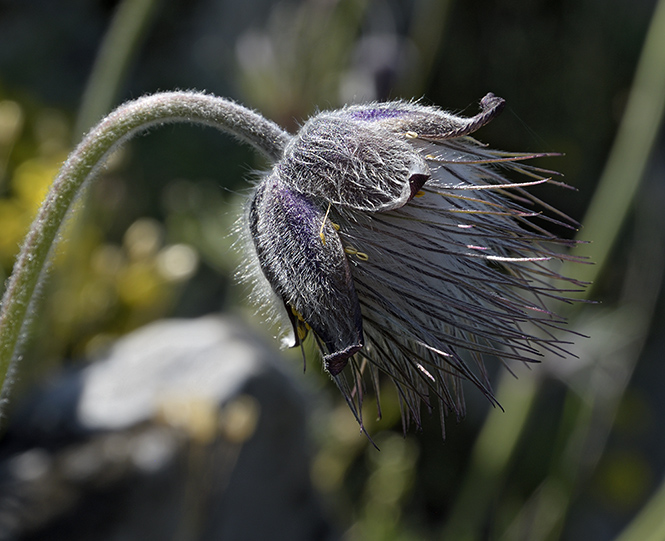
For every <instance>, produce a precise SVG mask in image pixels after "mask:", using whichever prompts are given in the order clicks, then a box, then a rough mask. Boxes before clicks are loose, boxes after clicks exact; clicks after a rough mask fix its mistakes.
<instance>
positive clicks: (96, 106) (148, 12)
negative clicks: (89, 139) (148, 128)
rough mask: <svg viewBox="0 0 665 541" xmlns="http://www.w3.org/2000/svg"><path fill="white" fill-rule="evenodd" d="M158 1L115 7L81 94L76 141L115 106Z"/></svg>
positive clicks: (135, 0)
mask: <svg viewBox="0 0 665 541" xmlns="http://www.w3.org/2000/svg"><path fill="white" fill-rule="evenodd" d="M160 2H161V0H124V1H123V2H122V3H121V4H120V5H119V6H118V9H117V11H116V12H115V15H114V16H113V20H112V21H111V26H110V27H109V29H108V31H107V32H106V35H105V36H104V40H103V41H102V44H101V46H100V49H99V53H98V54H97V58H96V60H95V64H94V66H93V68H92V73H91V74H90V77H89V79H88V84H87V85H86V88H85V91H84V93H83V98H82V100H81V106H80V108H79V113H78V116H77V119H76V127H75V129H74V140H75V142H76V141H78V140H79V139H80V138H81V137H82V136H83V134H84V133H85V132H86V131H88V130H89V129H90V128H91V127H92V126H93V125H94V124H96V123H97V122H98V121H99V120H100V119H101V118H102V117H103V116H104V115H105V114H106V113H108V112H109V111H110V110H111V109H112V108H113V106H114V105H115V101H116V99H117V98H118V95H119V94H120V88H121V86H122V84H123V83H124V81H125V77H126V75H127V72H128V71H129V67H130V65H131V62H132V60H133V59H134V58H135V56H136V51H137V49H138V48H139V46H140V44H141V40H142V39H143V38H144V37H145V34H146V31H147V29H148V26H149V25H150V23H151V22H152V21H153V18H154V17H153V16H154V15H155V13H156V12H157V8H158V6H159V3H160Z"/></svg>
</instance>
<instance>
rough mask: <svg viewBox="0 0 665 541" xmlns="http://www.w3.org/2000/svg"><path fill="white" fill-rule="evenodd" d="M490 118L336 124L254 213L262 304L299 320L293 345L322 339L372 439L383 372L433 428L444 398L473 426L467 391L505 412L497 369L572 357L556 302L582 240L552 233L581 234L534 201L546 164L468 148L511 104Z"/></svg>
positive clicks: (351, 113)
mask: <svg viewBox="0 0 665 541" xmlns="http://www.w3.org/2000/svg"><path fill="white" fill-rule="evenodd" d="M480 105H481V111H480V113H479V114H477V115H476V116H473V117H462V116H457V115H453V114H450V113H447V112H444V111H442V110H440V109H438V108H435V107H428V106H424V105H420V104H417V103H410V102H403V101H396V102H391V103H373V104H369V105H356V106H349V107H345V108H343V109H340V110H337V111H331V112H322V113H320V114H318V115H316V116H315V117H313V118H311V119H310V120H309V121H307V122H306V123H305V124H304V125H303V126H302V128H301V129H300V131H299V132H298V133H297V134H296V135H295V136H293V138H292V139H291V141H290V142H289V143H288V144H287V145H286V148H285V149H284V151H283V153H282V156H281V158H280V159H279V160H278V161H277V163H276V164H275V165H274V167H273V168H272V170H271V171H269V172H268V173H267V174H265V176H263V177H262V179H261V180H260V181H259V182H258V184H257V185H256V187H255V189H254V191H253V193H252V194H251V197H250V199H249V202H248V204H247V209H246V212H245V219H244V222H245V227H244V230H245V232H246V235H247V238H248V239H251V240H248V241H247V243H246V244H247V246H248V248H249V252H251V253H252V254H253V256H255V257H252V263H250V265H249V271H248V272H247V273H246V274H248V275H251V276H253V277H254V278H255V281H256V282H257V284H258V288H257V290H258V291H259V293H260V294H261V295H262V297H261V299H262V300H261V301H260V302H262V303H266V302H269V301H271V300H272V301H275V304H276V306H277V307H278V310H279V311H280V312H283V313H284V314H285V315H286V317H287V318H288V320H289V321H290V324H291V327H292V328H293V337H292V340H291V345H293V346H297V345H301V344H302V341H303V340H305V339H306V337H307V336H308V335H311V336H312V337H313V339H314V340H315V341H316V342H317V344H318V346H319V348H320V350H321V353H322V358H323V365H324V368H325V370H326V371H327V372H328V373H329V374H330V376H331V377H332V378H333V379H334V380H335V382H336V383H337V385H338V386H339V388H340V389H341V391H342V393H343V394H344V396H345V397H346V400H347V402H348V403H349V405H350V407H351V409H352V411H353V412H354V414H355V416H356V418H357V419H358V422H359V423H360V424H361V426H362V411H361V406H362V399H363V394H364V381H365V379H368V380H369V381H371V382H372V383H373V384H374V385H375V386H377V387H378V382H379V380H380V378H381V376H380V374H381V373H383V374H385V375H387V376H388V378H389V379H390V380H392V382H393V383H394V384H395V386H396V387H397V390H398V394H399V397H400V399H401V402H402V407H403V412H404V415H403V418H404V420H405V424H408V423H409V421H410V420H413V421H415V423H416V424H418V425H420V419H421V417H420V415H421V414H420V410H421V405H422V404H425V405H426V407H427V408H428V409H430V408H432V407H433V406H434V404H435V402H437V400H434V398H436V399H438V404H439V407H440V408H441V410H442V411H441V418H442V420H443V417H444V415H445V413H447V412H448V411H452V412H454V413H455V414H456V415H457V416H461V415H462V414H463V413H464V399H463V393H462V386H461V382H462V380H465V379H466V380H470V381H471V382H473V383H474V384H475V385H476V386H477V387H478V388H480V389H481V391H482V392H483V393H485V394H486V395H487V396H488V397H489V399H490V400H492V401H493V400H494V398H493V395H492V391H491V389H490V385H489V382H488V380H487V376H486V373H485V370H484V365H483V359H484V358H485V357H487V356H496V357H498V358H500V359H502V360H510V359H514V360H517V361H531V360H534V359H537V357H538V356H540V355H542V352H543V351H550V352H554V353H558V354H561V353H562V352H563V349H562V347H563V344H562V343H561V342H560V339H559V338H558V337H557V336H558V335H557V334H556V330H557V329H558V328H559V326H560V324H561V323H562V320H561V318H559V317H558V316H556V315H555V314H554V313H552V312H551V311H550V310H549V309H548V307H547V304H548V301H549V300H550V299H552V298H558V299H563V296H564V295H565V293H564V292H563V291H562V290H560V289H558V288H557V287H556V286H555V285H554V282H556V280H566V279H564V278H563V277H561V276H558V275H557V274H556V273H555V272H554V271H553V270H551V269H550V267H549V265H548V264H546V261H547V260H550V259H562V258H563V257H565V256H562V255H561V253H560V251H561V250H560V248H561V247H562V246H563V247H565V245H567V244H569V243H570V241H566V240H563V239H559V238H557V237H555V236H553V235H551V234H549V233H548V232H547V231H546V230H545V229H544V228H543V227H542V226H541V225H539V223H538V221H539V220H542V219H545V220H550V221H553V222H558V223H559V224H564V225H568V226H569V227H572V226H573V225H574V224H573V223H572V222H571V221H570V220H569V219H568V218H566V217H565V216H562V215H561V214H560V213H558V212H557V211H556V210H554V209H552V208H551V207H549V206H548V205H546V204H544V203H542V202H540V201H539V200H538V199H537V198H536V197H535V196H533V195H532V194H530V193H529V191H528V188H529V187H531V186H533V185H536V184H544V183H552V182H554V181H553V180H552V178H551V176H552V175H553V173H551V172H548V171H544V170H541V169H537V168H534V167H532V166H528V165H525V164H524V163H523V162H524V160H527V159H529V158H533V157H536V156H535V155H530V154H513V153H505V152H497V151H493V150H489V149H488V148H486V147H485V146H484V145H482V144H480V143H479V142H477V141H476V140H474V139H472V138H471V137H469V134H471V133H473V132H475V131H476V130H477V129H478V128H480V127H481V126H483V125H485V124H486V123H487V122H489V121H490V120H492V119H493V118H494V117H495V116H496V115H497V114H498V113H499V112H500V111H501V110H502V108H503V105H504V101H503V100H502V99H501V98H498V97H496V96H494V95H493V94H488V95H487V96H485V97H484V98H483V99H482V100H481V102H480ZM541 156H542V155H541ZM514 173H517V174H520V175H522V178H521V179H517V180H515V179H513V178H512V177H514ZM509 177H510V179H509ZM558 184H560V183H558ZM569 281H570V282H573V281H572V280H569ZM563 300H565V299H563ZM377 394H378V389H377Z"/></svg>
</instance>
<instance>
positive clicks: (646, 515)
mask: <svg viewBox="0 0 665 541" xmlns="http://www.w3.org/2000/svg"><path fill="white" fill-rule="evenodd" d="M663 510H665V480H663V482H662V483H661V485H660V487H658V490H657V491H656V493H655V494H654V495H653V496H652V497H651V500H649V502H648V503H647V504H646V505H645V506H644V508H643V509H642V511H641V512H640V513H639V514H638V515H637V517H636V518H635V519H634V520H633V521H632V522H631V523H630V524H629V525H628V527H627V528H626V529H625V530H624V531H623V532H622V533H621V535H619V537H617V538H616V540H615V541H662V540H663V539H665V520H663Z"/></svg>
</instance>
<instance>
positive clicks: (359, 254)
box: [356, 252, 369, 261]
mask: <svg viewBox="0 0 665 541" xmlns="http://www.w3.org/2000/svg"><path fill="white" fill-rule="evenodd" d="M356 257H357V258H358V259H360V261H369V256H368V255H367V254H366V253H365V252H357V253H356Z"/></svg>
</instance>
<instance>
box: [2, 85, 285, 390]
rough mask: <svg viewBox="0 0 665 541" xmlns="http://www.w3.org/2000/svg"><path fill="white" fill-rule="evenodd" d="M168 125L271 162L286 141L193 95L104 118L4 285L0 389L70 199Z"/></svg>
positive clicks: (225, 104)
mask: <svg viewBox="0 0 665 541" xmlns="http://www.w3.org/2000/svg"><path fill="white" fill-rule="evenodd" d="M174 122H189V123H193V124H201V125H208V126H212V127H215V128H218V129H220V130H222V131H224V132H227V133H230V134H232V135H234V136H236V137H237V138H238V139H240V140H241V141H243V142H246V143H249V144H251V145H252V146H254V147H255V148H256V149H257V150H259V151H260V152H261V153H263V154H264V155H265V156H266V157H267V158H268V159H270V160H276V159H277V158H278V157H279V156H280V154H281V152H282V150H283V148H284V146H285V145H286V143H287V142H288V140H289V139H290V135H289V134H288V133H286V132H285V131H283V130H282V129H281V128H280V127H279V126H277V125H276V124H274V123H273V122H270V121H269V120H266V119H265V118H263V117H262V116H260V115H258V114H257V113H255V112H253V111H250V110H249V109H246V108H245V107H242V106H240V105H238V104H236V103H233V102H232V101H229V100H226V99H223V98H218V97H215V96H210V95H206V94H200V93H195V92H169V93H161V94H154V95H152V96H145V97H143V98H139V99H137V100H135V101H131V102H128V103H126V104H124V105H122V106H120V107H118V108H117V109H116V110H115V111H113V112H112V113H111V114H110V115H108V116H107V117H106V118H104V119H103V120H102V121H101V122H100V123H99V124H98V125H97V126H96V127H95V128H93V129H92V130H91V131H90V133H89V134H88V135H87V136H86V137H85V139H83V141H82V142H81V143H80V144H79V146H78V147H77V148H76V150H74V152H72V154H70V156H69V158H68V159H67V161H66V162H65V163H64V164H63V166H62V168H61V170H60V172H59V173H58V176H57V177H56V178H55V180H54V181H53V185H52V186H51V190H50V191H49V194H48V195H47V197H46V199H45V200H44V202H43V203H42V206H41V208H40V210H39V212H38V214H37V217H36V218H35V220H34V221H33V223H32V226H31V227H30V231H29V232H28V235H27V236H26V239H25V241H24V243H23V246H22V248H21V251H20V253H19V255H18V258H17V260H16V263H15V264H14V270H13V272H12V275H11V276H10V278H9V281H8V283H7V289H6V290H5V294H4V296H3V299H2V307H1V311H0V386H1V388H2V396H3V397H6V395H7V391H8V385H7V379H8V378H7V374H8V372H9V370H10V367H12V364H13V363H14V362H15V361H16V359H17V358H18V356H19V355H18V352H19V349H20V345H21V333H22V329H23V328H24V325H25V322H26V319H27V317H28V314H29V308H30V305H31V303H32V300H33V298H34V295H35V290H36V287H37V284H38V283H39V281H40V277H41V276H42V273H43V272H44V269H45V268H46V267H47V264H48V260H49V254H51V253H52V251H53V247H54V246H55V244H56V242H57V240H58V239H57V235H58V231H59V230H60V227H61V226H62V224H63V222H64V220H65V218H66V216H67V213H68V211H69V210H70V209H71V207H72V204H73V202H74V201H75V200H76V197H77V196H78V195H79V194H80V193H81V189H82V187H83V186H84V185H85V184H86V181H87V180H89V179H90V178H92V177H94V176H95V174H96V173H97V172H98V171H99V169H100V168H101V166H102V165H103V163H104V161H105V160H106V158H107V157H108V156H109V155H110V154H111V153H112V152H113V151H114V150H115V149H117V148H118V146H119V145H120V144H122V143H123V142H125V141H126V140H128V139H129V138H130V137H132V136H133V135H135V134H136V133H139V132H140V131H143V130H145V129H147V128H149V127H151V126H155V125H161V124H166V123H174Z"/></svg>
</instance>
